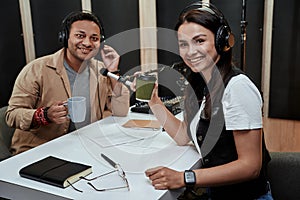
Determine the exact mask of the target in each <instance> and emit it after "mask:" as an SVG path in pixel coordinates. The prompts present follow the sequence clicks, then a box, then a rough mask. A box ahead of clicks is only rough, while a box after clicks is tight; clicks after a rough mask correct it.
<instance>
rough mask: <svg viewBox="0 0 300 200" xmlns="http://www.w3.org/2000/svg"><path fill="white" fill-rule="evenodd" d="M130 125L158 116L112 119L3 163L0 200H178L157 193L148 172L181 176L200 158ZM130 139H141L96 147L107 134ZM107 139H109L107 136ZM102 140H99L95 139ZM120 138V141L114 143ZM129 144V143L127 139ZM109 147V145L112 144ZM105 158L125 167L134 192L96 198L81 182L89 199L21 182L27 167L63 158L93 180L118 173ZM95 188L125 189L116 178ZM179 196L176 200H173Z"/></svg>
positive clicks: (157, 133)
mask: <svg viewBox="0 0 300 200" xmlns="http://www.w3.org/2000/svg"><path fill="white" fill-rule="evenodd" d="M128 119H154V118H153V116H152V115H146V114H139V113H129V115H128V116H127V117H124V118H120V117H119V118H118V117H109V118H106V119H104V120H101V121H98V122H95V123H93V124H91V125H89V126H86V127H84V128H82V129H79V130H77V131H75V132H72V133H70V134H67V135H65V136H62V137H60V138H57V139H55V140H52V141H50V142H48V143H46V144H43V145H40V146H38V147H36V148H34V149H32V150H29V151H26V152H24V153H21V154H19V155H16V156H14V157H12V158H9V159H7V160H4V161H2V162H0V171H1V174H0V197H4V198H8V199H122V200H125V199H128V200H134V199H138V200H140V199H145V200H147V199H149V200H153V199H172V198H174V194H175V195H178V191H177V193H176V190H175V191H172V192H170V191H168V190H155V189H154V188H153V186H152V185H151V184H150V182H149V180H148V178H147V177H146V176H145V175H144V170H145V169H147V168H150V167H156V166H158V165H160V166H168V167H170V168H173V169H176V170H181V171H183V170H185V169H189V168H192V167H193V166H194V165H197V161H198V158H199V155H198V153H197V152H196V150H195V149H194V147H191V146H190V147H179V146H177V145H176V144H175V143H174V142H173V141H172V139H171V138H170V137H169V136H168V134H167V133H166V132H162V131H161V130H160V131H157V130H152V133H151V132H149V130H138V131H137V130H136V129H128V128H127V129H126V130H125V131H124V129H125V128H123V127H121V124H123V123H124V122H126V121H127V120H128ZM124 132H125V135H126V136H129V138H131V139H132V138H136V139H141V138H144V139H142V140H139V141H135V142H134V141H131V143H127V144H120V145H115V146H103V145H101V144H100V143H97V142H95V141H97V140H99V138H97V137H98V136H99V135H100V136H101V134H105V135H109V134H110V133H113V135H111V136H115V135H117V134H118V133H119V134H121V135H120V137H119V138H122V137H123V136H124ZM102 136H103V135H102ZM95 137H96V138H95ZM112 138H115V139H116V138H117V137H112ZM125 138H126V137H125ZM102 140H107V142H108V143H111V144H115V143H116V140H114V139H110V136H107V137H101V140H99V141H102ZM106 144H107V143H106ZM100 153H104V154H106V155H107V156H109V157H111V158H112V159H113V160H114V161H116V162H118V163H120V165H121V166H122V168H123V169H124V171H125V172H126V176H127V179H128V182H129V185H130V191H127V190H126V189H121V190H114V191H106V192H96V191H94V190H93V189H92V188H91V187H89V186H88V185H87V182H86V181H84V180H80V181H78V182H76V183H75V184H74V186H76V187H77V188H79V189H81V190H83V191H84V192H83V193H80V192H77V191H75V190H74V189H73V188H72V187H67V188H65V189H62V188H58V187H54V186H51V185H48V184H44V183H40V182H37V181H33V180H29V179H26V178H22V177H20V176H19V173H18V172H19V170H20V169H21V168H22V167H24V166H25V165H27V164H30V163H32V162H34V161H37V160H39V159H41V158H43V157H46V156H48V155H53V156H57V157H60V158H63V159H66V160H71V161H75V162H80V163H85V164H88V165H92V168H93V173H92V174H90V175H89V176H88V177H93V176H96V175H99V174H102V173H104V172H107V171H109V170H111V169H112V168H111V167H110V166H109V165H108V164H107V163H106V162H105V161H104V160H102V158H101V157H100ZM93 183H94V184H95V185H96V186H97V187H100V188H101V187H109V186H112V187H113V186H119V185H120V184H122V179H120V177H119V176H118V175H117V174H111V175H109V176H106V177H104V178H99V179H97V180H95V181H93ZM172 195H173V196H172Z"/></svg>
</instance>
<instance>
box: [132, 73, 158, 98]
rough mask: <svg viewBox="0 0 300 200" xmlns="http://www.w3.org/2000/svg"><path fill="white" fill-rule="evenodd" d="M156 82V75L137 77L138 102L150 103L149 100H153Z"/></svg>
mask: <svg viewBox="0 0 300 200" xmlns="http://www.w3.org/2000/svg"><path fill="white" fill-rule="evenodd" d="M155 81H156V76H155V75H145V74H140V75H138V76H137V77H136V93H135V98H136V100H139V101H144V102H149V100H150V99H151V95H152V91H153V88H154V84H155Z"/></svg>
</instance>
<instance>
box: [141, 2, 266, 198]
mask: <svg viewBox="0 0 300 200" xmlns="http://www.w3.org/2000/svg"><path fill="white" fill-rule="evenodd" d="M175 30H176V31H177V32H178V44H179V53H180V56H181V58H182V59H183V61H184V62H185V64H186V65H187V66H188V67H189V68H190V69H191V70H192V71H193V72H195V73H200V74H201V75H202V77H203V79H204V80H205V82H206V86H205V87H203V86H202V85H203V84H200V83H201V78H198V80H195V79H193V78H192V79H191V78H190V80H191V82H190V84H191V86H192V87H191V88H193V90H194V91H195V93H196V95H192V94H193V92H192V89H188V90H187V91H186V92H187V94H186V99H185V119H184V121H180V120H178V119H177V118H175V117H174V116H173V115H172V114H171V113H170V112H168V111H167V109H166V108H164V106H163V103H162V102H161V100H160V99H159V97H158V94H157V87H155V89H154V91H153V94H152V98H151V100H150V102H149V105H150V107H151V110H152V112H153V113H154V115H155V116H156V117H157V118H158V120H159V121H160V122H161V123H162V124H163V126H164V129H165V130H166V131H167V133H168V134H169V135H170V136H171V137H172V138H173V139H174V140H175V141H176V142H177V144H178V145H186V144H187V143H189V142H190V141H193V143H194V144H195V146H196V148H197V150H198V151H199V153H200V154H201V156H202V159H201V161H202V167H201V168H200V169H195V170H186V171H185V172H181V171H175V170H172V169H170V168H167V167H156V168H153V169H149V170H147V171H146V172H145V173H146V176H148V177H149V179H150V180H151V181H152V185H153V186H154V187H155V189H176V188H182V187H186V188H187V190H186V194H184V195H186V196H183V198H188V197H187V196H188V195H192V196H193V198H195V199H205V198H207V199H208V198H210V199H213V200H214V199H243V200H244V199H272V196H271V194H270V192H269V190H268V182H267V180H266V177H265V168H266V163H267V161H268V158H269V157H267V158H265V155H267V156H268V154H267V151H266V149H265V145H264V141H263V135H262V113H261V108H262V99H261V96H260V93H259V91H258V89H257V88H256V87H255V85H254V84H253V83H252V82H251V80H250V79H249V78H248V77H247V76H246V75H244V74H243V73H242V72H241V71H240V70H238V69H237V68H235V67H234V66H233V64H232V46H233V43H234V38H233V35H232V34H231V31H230V27H229V26H228V23H227V22H226V20H225V18H224V16H223V14H222V13H221V12H220V11H219V10H218V9H217V8H215V7H213V6H212V5H211V4H210V5H208V4H203V3H194V4H191V5H190V6H188V7H187V8H185V9H184V10H183V11H182V13H181V14H180V17H179V20H178V23H177V25H176V29H175ZM197 82H198V83H199V84H198V85H197ZM199 94H200V95H199ZM199 119H200V120H199ZM200 150H201V151H200ZM265 152H266V154H265ZM203 188H204V190H203ZM198 191H201V192H198ZM203 191H204V192H203ZM197 193H198V194H197Z"/></svg>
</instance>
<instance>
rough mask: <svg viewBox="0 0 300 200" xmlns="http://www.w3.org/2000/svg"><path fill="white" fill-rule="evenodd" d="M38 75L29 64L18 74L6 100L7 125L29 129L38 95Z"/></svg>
mask: <svg viewBox="0 0 300 200" xmlns="http://www.w3.org/2000/svg"><path fill="white" fill-rule="evenodd" d="M39 79H40V78H39V76H37V73H34V71H33V70H31V68H30V67H29V66H25V67H24V68H23V70H22V71H21V72H20V74H19V75H18V77H17V79H16V82H15V85H14V88H13V91H12V95H11V98H10V100H9V102H8V104H9V105H8V109H7V112H6V122H7V124H8V125H9V126H11V127H15V128H19V129H22V130H29V129H30V126H31V122H32V118H33V115H34V112H35V110H36V109H35V106H36V102H37V101H38V99H39V98H40V97H39V88H40V85H39V83H40V82H39Z"/></svg>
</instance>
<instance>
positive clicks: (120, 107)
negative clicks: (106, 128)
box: [111, 83, 130, 117]
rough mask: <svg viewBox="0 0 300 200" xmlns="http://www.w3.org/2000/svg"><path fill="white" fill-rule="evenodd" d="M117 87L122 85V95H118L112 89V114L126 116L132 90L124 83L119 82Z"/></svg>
mask: <svg viewBox="0 0 300 200" xmlns="http://www.w3.org/2000/svg"><path fill="white" fill-rule="evenodd" d="M116 87H121V95H119V96H117V95H116V94H115V93H114V92H113V91H112V97H111V106H112V115H114V116H120V117H124V116H126V115H127V114H128V111H129V101H130V92H129V90H128V88H127V87H126V86H124V85H123V84H122V83H117V85H116Z"/></svg>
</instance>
